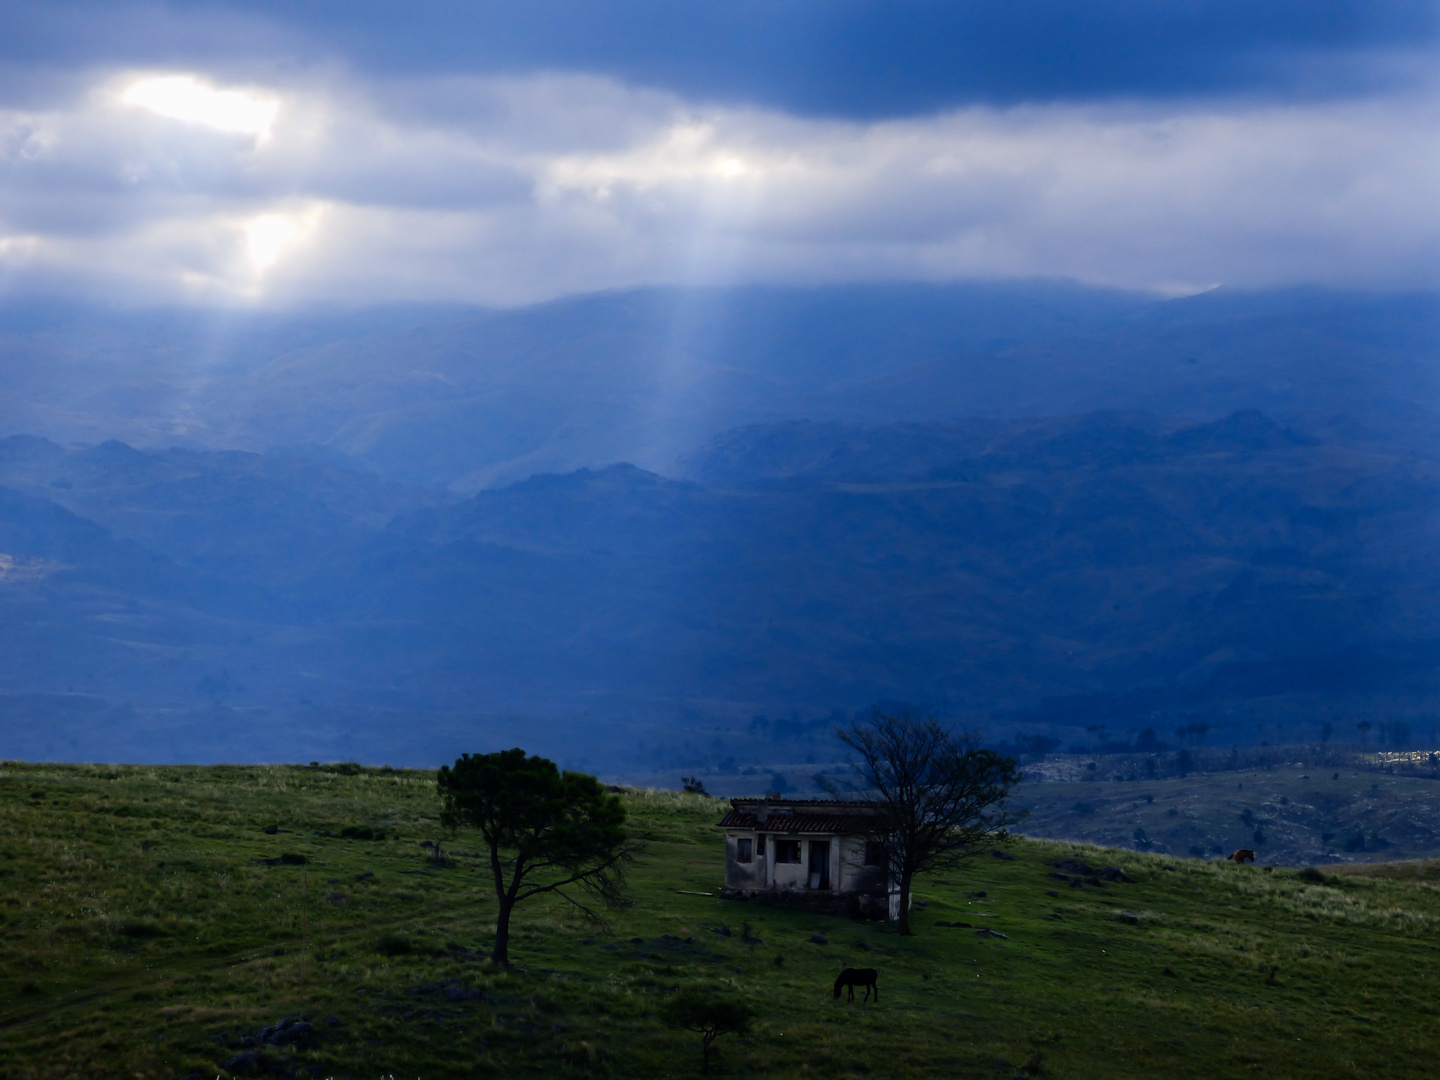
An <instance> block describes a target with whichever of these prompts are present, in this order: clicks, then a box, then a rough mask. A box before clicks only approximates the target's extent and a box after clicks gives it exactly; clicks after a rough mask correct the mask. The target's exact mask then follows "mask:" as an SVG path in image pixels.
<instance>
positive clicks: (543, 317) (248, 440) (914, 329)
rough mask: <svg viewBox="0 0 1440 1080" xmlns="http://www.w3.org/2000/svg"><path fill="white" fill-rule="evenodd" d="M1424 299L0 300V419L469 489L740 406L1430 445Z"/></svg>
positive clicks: (927, 291) (703, 427)
mask: <svg viewBox="0 0 1440 1080" xmlns="http://www.w3.org/2000/svg"><path fill="white" fill-rule="evenodd" d="M1437 308H1440V305H1437V304H1436V302H1435V297H1434V296H1433V295H1425V294H1415V295H1400V296H1395V295H1388V296H1372V295H1365V294H1355V293H1340V292H1326V291H1321V290H1291V291H1277V292H1269V293H1226V292H1224V291H1223V290H1222V291H1217V292H1215V293H1210V294H1205V295H1201V296H1194V297H1188V298H1184V299H1177V300H1166V301H1161V300H1155V299H1153V298H1149V297H1145V296H1139V295H1136V294H1129V293H1118V292H1112V291H1106V290H1101V289H1087V288H1082V287H1079V286H1074V285H1067V284H1064V283H1035V282H1021V283H1015V284H959V285H916V284H897V285H864V286H832V287H825V288H811V289H803V288H780V287H759V286H755V287H748V288H737V289H729V290H726V289H689V290H687V289H648V290H635V291H629V292H618V293H605V294H599V295H594V296H582V297H576V298H572V299H567V300H561V301H555V302H552V303H549V304H542V305H537V306H534V307H529V308H521V309H516V310H511V311H485V310H467V309H454V308H419V307H417V308H408V309H407V308H394V309H386V310H381V311H376V312H356V313H353V314H352V315H348V316H347V314H346V313H343V312H328V313H321V314H311V315H300V314H297V315H291V316H281V315H267V316H254V317H245V316H240V315H224V316H220V315H214V316H209V317H207V316H204V315H201V314H197V313H195V312H174V313H164V312H151V313H144V312H142V313H131V314H126V313H121V312H88V311H86V310H84V309H61V310H57V311H56V312H52V313H49V314H48V315H46V314H44V313H42V314H41V315H34V314H32V313H31V312H30V311H29V310H28V309H0V358H3V360H4V364H3V366H0V434H4V433H15V434H21V433H30V434H39V435H44V436H48V437H50V438H54V439H56V440H58V441H62V442H69V441H84V442H102V441H104V440H105V439H109V438H118V439H121V440H122V441H126V442H129V443H132V444H135V445H140V446H150V447H165V446H171V445H183V446H189V447H192V448H209V449H237V448H238V449H246V450H254V451H264V450H268V449H271V448H274V447H277V446H288V445H294V444H317V445H324V446H326V447H328V448H330V449H331V450H332V451H339V452H343V453H344V454H346V455H348V456H350V457H352V458H354V459H356V460H358V461H359V462H361V463H362V464H363V465H364V467H365V468H367V469H370V470H373V471H375V472H377V473H379V474H380V475H381V476H383V477H386V478H389V479H392V480H397V481H403V482H406V483H413V484H420V485H446V486H450V487H451V488H453V489H454V490H456V491H458V492H461V493H466V494H468V493H473V492H474V491H476V490H480V489H482V488H486V487H492V486H502V485H504V484H506V483H510V482H513V481H515V480H518V479H523V478H524V477H526V476H529V475H534V474H536V473H542V472H570V471H573V470H575V469H577V468H582V467H591V468H594V467H598V466H602V465H606V464H610V463H613V462H615V461H630V462H633V463H635V464H637V465H639V466H641V467H644V468H647V469H650V470H652V471H657V472H661V473H665V474H667V475H668V474H672V473H674V472H675V471H676V465H677V462H678V461H679V460H680V459H682V458H684V457H686V456H687V455H692V454H694V453H696V452H697V451H699V450H700V449H701V448H702V447H703V446H704V445H705V443H706V442H707V441H708V440H709V439H710V438H711V437H713V436H715V435H717V434H720V433H721V432H724V431H728V430H731V429H734V428H737V427H741V426H745V425H747V424H756V423H761V424H769V423H777V422H784V421H787V420H797V419H809V420H815V421H825V420H830V421H836V422H841V423H846V424H855V423H866V424H892V423H900V422H927V423H929V422H936V421H943V420H950V419H953V418H956V417H989V418H993V419H996V420H1014V419H1017V418H1019V419H1024V418H1031V417H1037V416H1067V415H1076V414H1082V413H1089V412H1092V411H1095V410H1100V409H1109V410H1116V411H1120V412H1148V413H1153V414H1155V415H1159V416H1167V417H1185V418H1188V419H1189V420H1191V421H1199V420H1207V419H1216V418H1219V417H1221V416H1225V415H1229V414H1231V413H1233V412H1236V411H1243V410H1246V409H1258V410H1261V411H1264V412H1265V413H1266V414H1267V415H1271V416H1273V417H1274V418H1276V419H1277V420H1278V421H1280V422H1281V423H1285V424H1295V423H1300V422H1302V421H1303V426H1304V427H1305V428H1306V429H1307V430H1310V431H1313V432H1317V433H1319V432H1321V431H1322V430H1323V429H1324V426H1325V425H1326V424H1328V423H1330V422H1331V421H1332V418H1334V417H1338V416H1343V417H1345V418H1346V419H1345V423H1346V424H1347V425H1348V427H1349V429H1350V430H1349V432H1348V434H1347V436H1346V437H1347V438H1348V439H1349V440H1350V441H1352V442H1353V441H1355V440H1356V438H1357V437H1358V436H1359V435H1360V434H1362V433H1364V432H1366V431H1369V432H1371V433H1373V434H1375V436H1376V437H1377V438H1378V439H1379V440H1380V441H1381V442H1383V443H1392V442H1394V440H1395V439H1397V438H1402V439H1404V440H1406V441H1408V442H1409V443H1410V444H1411V445H1412V447H1413V448H1414V449H1415V450H1416V452H1424V453H1427V454H1432V455H1433V454H1435V453H1437V452H1440V451H1437V445H1440V444H1437V442H1436V439H1435V435H1434V432H1435V430H1436V429H1437V425H1436V423H1435V408H1434V406H1433V404H1430V403H1432V402H1434V401H1435V400H1436V390H1437V387H1436V381H1435V371H1434V367H1433V362H1432V361H1433V357H1434V355H1435V346H1436V343H1437V341H1440V325H1437V319H1436V311H1437Z"/></svg>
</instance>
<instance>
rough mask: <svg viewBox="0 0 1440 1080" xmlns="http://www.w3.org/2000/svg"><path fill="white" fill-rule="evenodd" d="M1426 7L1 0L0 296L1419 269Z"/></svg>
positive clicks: (569, 289)
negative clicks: (33, 0) (200, 2)
mask: <svg viewBox="0 0 1440 1080" xmlns="http://www.w3.org/2000/svg"><path fill="white" fill-rule="evenodd" d="M1437 60H1440V4H1437V3H1434V2H1430V3H1416V2H1401V0H1393V2H1392V0H1369V2H1365V3H1348V2H1346V3H1341V2H1334V0H1300V2H1291V0H1273V2H1267V3H1263V4H1257V3H1255V2H1254V0H1247V2H1239V0H1173V2H1164V0H1145V2H1142V0H1088V2H1081V0H1049V2H1041V0H1010V2H1006V3H997V2H995V0H950V2H941V0H887V2H869V0H828V2H823V3H821V2H813V0H764V2H760V0H726V2H725V3H703V4H701V3H691V2H688V0H626V2H621V0H523V2H510V0H504V2H497V3H486V2H477V0H469V2H458V0H453V2H452V0H444V2H435V3H416V2H414V0H411V2H408V3H389V2H386V3H380V2H375V0H368V2H367V0H351V2H346V3H340V2H338V0H288V2H285V3H280V2H269V0H255V2H250V3H245V4H234V3H223V2H219V3H216V2H211V3H203V4H185V3H169V4H164V3H141V4H132V3H123V2H116V3H93V2H72V0H44V2H41V3H36V2H32V0H8V2H7V3H6V4H4V5H3V6H0V296H7V295H8V296H12V297H14V296H27V295H49V296H64V297H78V298H87V299H97V300H103V301H107V302H112V303H119V304H127V305H129V304H137V305H147V304H164V305H173V304H192V305H199V306H241V307H260V308H288V307H299V306H304V305H309V304H317V303H320V304H332V305H333V304H340V305H365V304H382V303H397V302H412V301H425V302H461V303H475V304H484V305H499V306H508V305H519V304H527V303H534V302H537V301H543V300H547V299H552V298H555V297H562V296H566V295H572V294H576V293H585V292H592V291H596V290H603V289H617V288H628V287H633V286H640V285H671V284H679V285H684V284H733V283H753V282H775V283H793V284H813V283H825V282H836V281H895V280H901V281H904V280H923V281H952V280H970V279H1032V278H1065V279H1073V280H1076V281H1080V282H1085V283H1089V284H1094V285H1102V286H1113V287H1121V288H1128V289H1138V290H1146V291H1151V292H1155V293H1157V294H1161V295H1184V294H1187V293H1193V292H1197V291H1201V290H1204V289H1209V288H1214V287H1217V286H1225V287H1234V288H1267V287H1277V286H1292V285H1310V284H1315V285H1324V286H1334V287H1343V288H1360V289H1375V290H1397V289H1398V290H1409V289H1434V288H1436V287H1437V285H1440V200H1437V199H1436V197H1435V196H1436V191H1437V186H1440V95H1437V93H1436V91H1437V83H1440V64H1437Z"/></svg>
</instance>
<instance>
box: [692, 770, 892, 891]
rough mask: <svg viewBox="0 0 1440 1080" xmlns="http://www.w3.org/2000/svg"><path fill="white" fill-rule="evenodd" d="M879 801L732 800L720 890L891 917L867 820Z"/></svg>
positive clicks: (878, 849) (887, 887) (773, 796)
mask: <svg viewBox="0 0 1440 1080" xmlns="http://www.w3.org/2000/svg"><path fill="white" fill-rule="evenodd" d="M882 806H883V804H881V803H874V802H836V801H833V800H828V799H784V798H781V796H780V795H779V794H778V793H776V792H767V793H766V795H765V797H764V798H762V799H732V800H730V807H731V809H730V812H729V813H728V814H726V815H725V817H724V818H723V819H722V820H721V821H720V823H719V827H720V828H722V829H724V830H725V895H726V896H728V897H731V898H732V899H745V900H761V901H768V902H771V903H784V904H787V905H789V906H796V907H805V908H813V909H819V910H824V911H832V912H836V913H840V912H844V913H848V914H852V915H861V916H864V917H866V918H890V919H894V918H898V916H899V903H900V890H899V886H898V885H897V884H895V883H892V882H890V881H889V880H887V879H888V874H887V871H886V868H885V855H884V849H883V847H882V846H881V845H880V844H879V843H877V842H876V841H875V840H873V839H868V838H867V837H868V836H870V835H873V830H872V829H871V828H870V824H871V822H870V820H867V819H873V818H874V816H875V815H876V814H878V813H879V812H880V810H881V809H882Z"/></svg>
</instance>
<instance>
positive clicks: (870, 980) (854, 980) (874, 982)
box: [835, 968, 880, 1001]
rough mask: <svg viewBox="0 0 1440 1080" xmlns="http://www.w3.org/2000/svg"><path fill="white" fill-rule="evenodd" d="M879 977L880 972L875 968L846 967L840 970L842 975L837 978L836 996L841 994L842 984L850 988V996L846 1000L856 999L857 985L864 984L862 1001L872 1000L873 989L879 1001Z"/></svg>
mask: <svg viewBox="0 0 1440 1080" xmlns="http://www.w3.org/2000/svg"><path fill="white" fill-rule="evenodd" d="M879 979H880V973H879V972H878V971H876V970H875V969H874V968H846V969H845V970H844V971H842V972H840V977H839V978H838V979H836V980H835V996H836V997H837V998H838V997H839V996H840V988H841V987H842V986H848V987H849V988H850V996H849V997H848V998H846V1000H847V1001H854V1000H855V987H857V986H863V987H865V996H864V997H863V998H862V999H861V1000H862V1001H869V1000H870V991H871V990H874V991H875V1000H876V1001H879V1000H880V983H879Z"/></svg>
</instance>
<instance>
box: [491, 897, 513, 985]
mask: <svg viewBox="0 0 1440 1080" xmlns="http://www.w3.org/2000/svg"><path fill="white" fill-rule="evenodd" d="M496 899H497V900H498V901H499V902H500V910H499V911H498V912H497V913H496V915H495V949H494V951H493V952H492V953H491V954H490V959H491V961H493V962H494V963H496V964H499V965H500V966H501V967H509V966H510V912H511V911H512V910H513V909H514V907H515V901H514V900H512V899H511V898H510V897H509V896H507V895H505V894H504V893H501V894H500V895H499V896H498V897H496Z"/></svg>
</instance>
